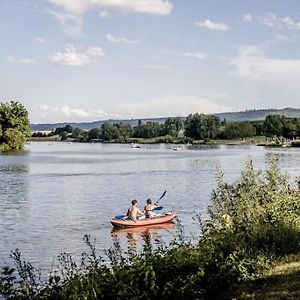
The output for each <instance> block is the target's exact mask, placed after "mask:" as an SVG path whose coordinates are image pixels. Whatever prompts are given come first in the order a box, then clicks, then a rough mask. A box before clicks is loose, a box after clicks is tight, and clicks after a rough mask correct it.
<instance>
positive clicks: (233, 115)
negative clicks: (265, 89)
mask: <svg viewBox="0 0 300 300" xmlns="http://www.w3.org/2000/svg"><path fill="white" fill-rule="evenodd" d="M214 115H215V116H218V117H219V118H220V119H221V120H223V119H226V120H227V121H259V120H264V119H265V118H266V116H267V115H284V116H285V117H287V118H300V108H289V107H286V108H281V109H275V108H274V109H273V108H271V109H253V110H246V111H240V112H227V113H217V114H214Z"/></svg>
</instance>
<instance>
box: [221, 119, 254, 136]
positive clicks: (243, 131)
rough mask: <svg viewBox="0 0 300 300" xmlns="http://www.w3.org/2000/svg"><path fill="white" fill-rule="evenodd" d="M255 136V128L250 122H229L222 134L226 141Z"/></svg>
mask: <svg viewBox="0 0 300 300" xmlns="http://www.w3.org/2000/svg"><path fill="white" fill-rule="evenodd" d="M254 135H255V128H254V127H253V126H252V125H251V124H250V122H227V123H226V125H225V128H224V130H223V132H222V137H223V138H225V139H237V138H246V137H252V136H254Z"/></svg>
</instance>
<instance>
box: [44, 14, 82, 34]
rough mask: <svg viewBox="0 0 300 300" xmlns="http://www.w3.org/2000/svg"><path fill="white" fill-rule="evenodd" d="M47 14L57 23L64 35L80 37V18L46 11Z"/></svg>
mask: <svg viewBox="0 0 300 300" xmlns="http://www.w3.org/2000/svg"><path fill="white" fill-rule="evenodd" d="M48 13H49V14H50V15H51V16H52V17H53V18H55V19H56V20H58V21H59V23H60V25H61V27H62V28H63V31H64V33H66V34H68V35H70V36H80V35H81V31H82V20H81V18H80V16H77V15H73V14H65V13H59V12H56V11H52V10H50V11H48Z"/></svg>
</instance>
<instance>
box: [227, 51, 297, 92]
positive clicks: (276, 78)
mask: <svg viewBox="0 0 300 300" xmlns="http://www.w3.org/2000/svg"><path fill="white" fill-rule="evenodd" d="M230 65H231V66H233V67H234V68H235V70H234V71H233V72H231V74H233V75H235V76H238V77H241V78H244V79H248V80H251V81H256V82H261V83H263V84H266V85H267V86H269V87H271V88H272V89H274V90H278V91H280V92H281V93H285V94H288V95H289V96H290V97H293V96H295V98H299V94H300V85H299V78H300V59H281V58H268V57H266V55H265V54H264V52H262V51H261V50H260V49H259V48H257V47H253V46H248V47H243V48H241V49H240V51H239V54H238V55H237V57H235V58H234V59H233V60H232V61H231V62H230Z"/></svg>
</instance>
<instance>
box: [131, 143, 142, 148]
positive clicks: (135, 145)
mask: <svg viewBox="0 0 300 300" xmlns="http://www.w3.org/2000/svg"><path fill="white" fill-rule="evenodd" d="M131 148H132V149H141V146H140V145H139V144H131Z"/></svg>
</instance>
